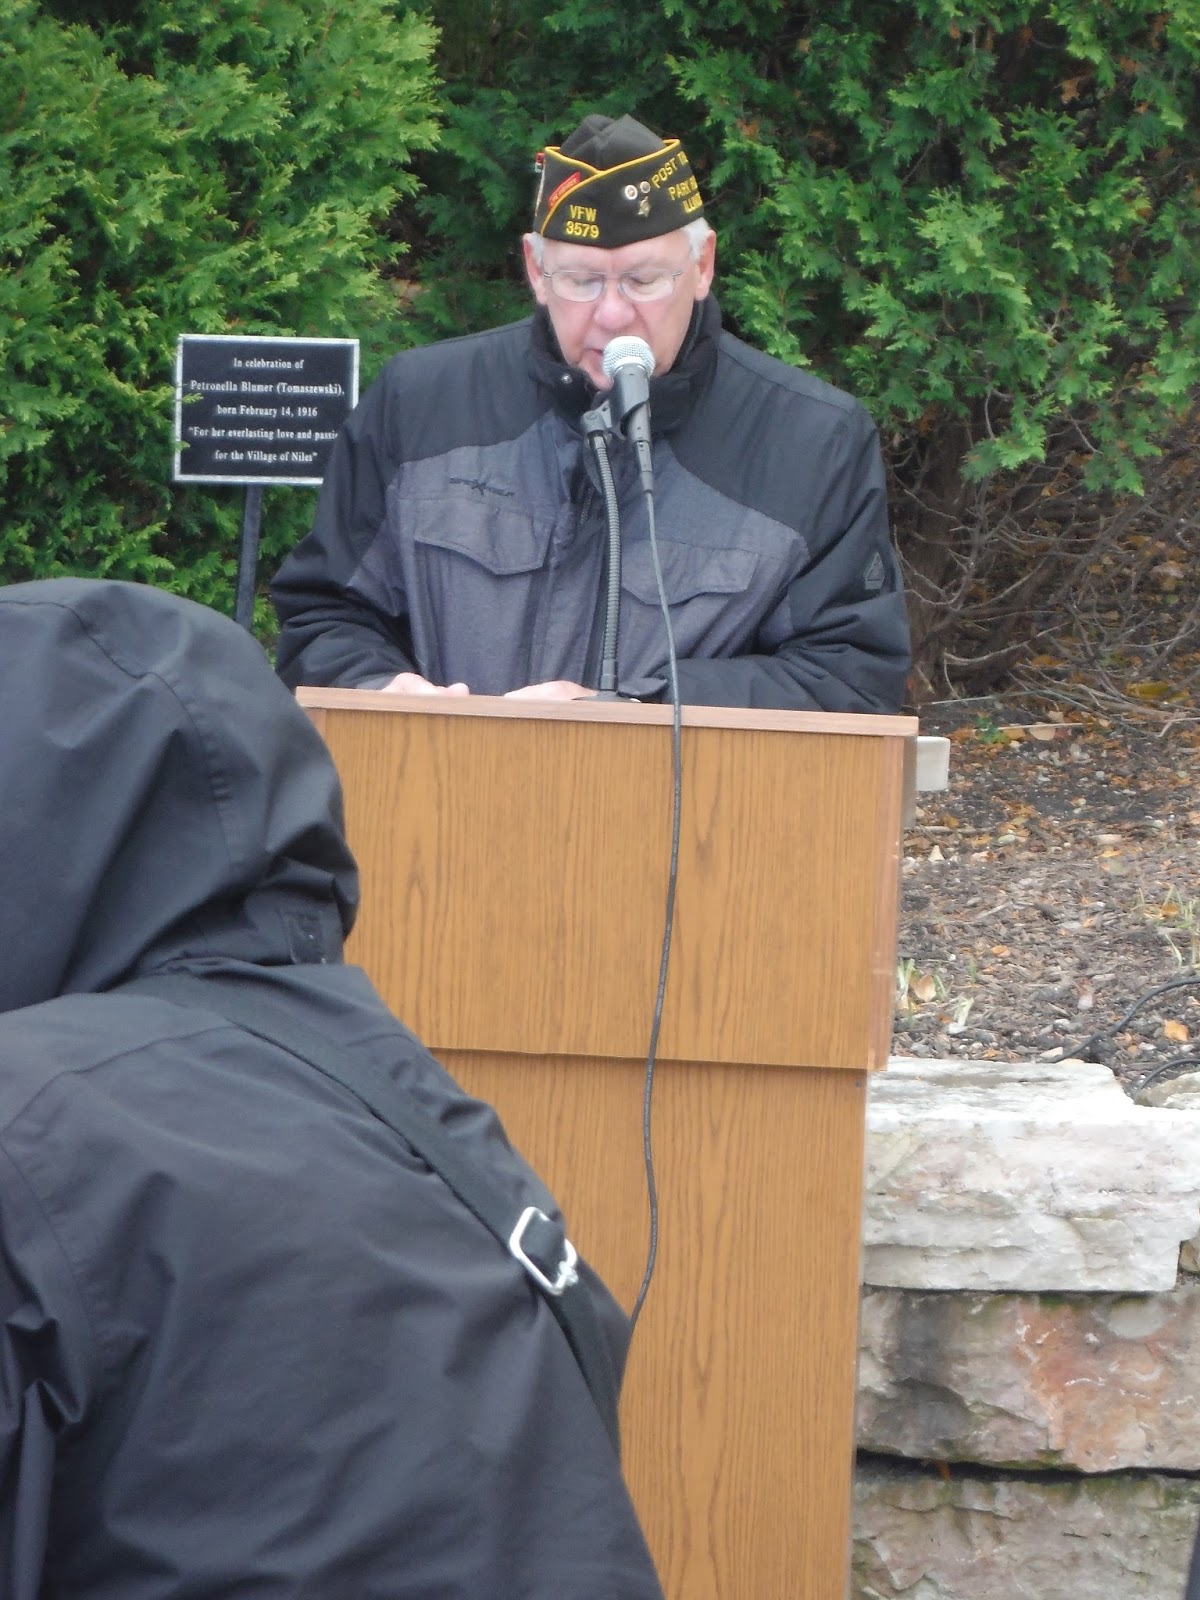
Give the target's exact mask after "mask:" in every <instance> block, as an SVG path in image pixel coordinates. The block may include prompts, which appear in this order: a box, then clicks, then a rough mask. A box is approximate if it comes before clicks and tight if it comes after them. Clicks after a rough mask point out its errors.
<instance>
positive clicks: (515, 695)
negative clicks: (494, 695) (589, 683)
mask: <svg viewBox="0 0 1200 1600" xmlns="http://www.w3.org/2000/svg"><path fill="white" fill-rule="evenodd" d="M595 692H596V691H595V690H594V689H585V688H584V687H583V685H582V684H581V683H568V682H567V680H566V679H565V678H554V679H553V680H552V681H551V682H550V683H527V684H526V685H525V687H524V688H523V689H510V690H509V691H508V693H507V694H506V695H505V696H504V698H505V699H506V700H586V699H588V698H589V697H590V696H591V695H594V694H595Z"/></svg>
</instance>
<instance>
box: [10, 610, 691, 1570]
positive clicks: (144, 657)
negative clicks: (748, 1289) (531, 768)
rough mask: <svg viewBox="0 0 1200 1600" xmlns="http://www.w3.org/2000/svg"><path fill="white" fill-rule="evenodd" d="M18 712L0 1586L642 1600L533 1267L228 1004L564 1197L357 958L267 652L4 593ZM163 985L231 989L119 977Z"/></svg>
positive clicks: (356, 1107)
mask: <svg viewBox="0 0 1200 1600" xmlns="http://www.w3.org/2000/svg"><path fill="white" fill-rule="evenodd" d="M0 728H3V736H2V737H0V1595H3V1597H4V1600H404V1597H410V1600H417V1597H420V1600H509V1597H511V1600H517V1597H530V1600H563V1597H569V1596H573V1597H577V1600H597V1597H601V1596H608V1597H611V1600H633V1597H646V1600H651V1597H656V1596H660V1593H661V1591H660V1589H659V1586H658V1583H657V1580H656V1578H655V1575H654V1572H653V1569H652V1566H651V1563H650V1559H649V1556H648V1554H647V1551H646V1548H645V1545H644V1542H643V1540H642V1536H641V1533H640V1530H639V1528H638V1525H637V1522H636V1519H635V1516H634V1513H633V1510H632V1507H631V1505H630V1502H629V1498H628V1495H627V1493H626V1490H625V1488H624V1485H623V1483H622V1480H621V1475H620V1470H619V1466H618V1464H617V1461H616V1458H615V1456H614V1453H613V1451H612V1449H611V1446H610V1445H609V1443H608V1440H607V1438H606V1436H605V1434H604V1432H603V1429H602V1425H601V1422H600V1419H599V1414H598V1412H597V1411H596V1409H595V1407H594V1406H593V1404H592V1401H591V1397H590V1395H589V1394H588V1391H587V1389H586V1387H585V1385H584V1382H583V1379H582V1377H581V1374H580V1371H579V1368H578V1367H577V1365H576V1362H575V1360H574V1357H573V1356H572V1354H571V1351H570V1349H569V1347H568V1345H567V1342H566V1339H565V1337H564V1335H563V1333H562V1331H561V1329H560V1327H559V1326H558V1324H557V1322H556V1321H555V1320H554V1318H553V1316H552V1315H551V1313H550V1311H549V1310H548V1309H547V1306H546V1303H545V1302H544V1300H543V1299H542V1298H541V1297H540V1296H539V1294H538V1293H537V1292H536V1291H535V1290H534V1289H533V1288H532V1286H531V1285H530V1283H529V1280H528V1279H527V1278H526V1277H525V1276H524V1274H523V1273H522V1272H521V1270H520V1269H519V1268H518V1266H517V1265H516V1263H515V1262H514V1261H513V1260H512V1259H511V1258H510V1257H509V1256H508V1255H507V1254H506V1253H505V1252H504V1250H503V1249H502V1248H501V1247H500V1246H499V1245H498V1244H497V1243H496V1241H495V1240H494V1239H493V1238H492V1236H491V1235H490V1234H489V1233H487V1232H486V1231H485V1230H484V1229H483V1227H482V1225H480V1224H479V1223H477V1222H476V1221H475V1219H474V1218H473V1217H472V1216H471V1215H470V1214H469V1213H467V1212H466V1211H465V1210H464V1208H463V1207H462V1206H461V1205H460V1204H459V1202H458V1201H457V1200H456V1199H455V1198H454V1196H453V1195H452V1194H451V1193H450V1191H449V1190H448V1189H447V1188H446V1187H445V1186H444V1184H443V1183H442V1182H441V1180H440V1179H438V1178H437V1177H435V1176H434V1175H433V1174H432V1173H431V1172H430V1170H429V1169H428V1168H427V1167H426V1166H425V1165H424V1164H423V1163H422V1162H421V1161H420V1160H419V1159H418V1158H417V1157H416V1156H415V1155H414V1154H413V1152H412V1151H411V1149H410V1148H409V1147H408V1146H407V1145H406V1144H405V1143H404V1141H403V1140H401V1139H400V1138H399V1137H398V1136H396V1135H395V1134H393V1133H392V1132H391V1131H390V1130H389V1129H388V1128H387V1127H386V1126H384V1125H383V1124H381V1123H380V1122H378V1121H376V1120H375V1119H374V1118H373V1117H372V1116H371V1115H370V1114H369V1113H368V1112H367V1111H366V1109H365V1108H364V1107H363V1105H362V1104H361V1103H360V1102H359V1101H358V1100H356V1099H355V1098H354V1097H353V1096H351V1095H350V1094H349V1093H348V1092H347V1091H343V1090H342V1089H341V1088H340V1087H339V1086H337V1085H336V1084H334V1083H332V1082H330V1081H328V1080H327V1079H325V1078H324V1077H322V1076H321V1075H320V1074H319V1073H317V1072H315V1071H314V1070H313V1069H312V1068H310V1067H309V1066H307V1065H306V1064H304V1063H303V1062H302V1061H300V1060H299V1059H297V1057H295V1056H293V1055H291V1054H289V1053H288V1052H287V1051H286V1050H283V1049H280V1048H276V1047H274V1046H272V1045H270V1044H267V1043H264V1042H262V1041H261V1040H259V1039H257V1038H255V1037H252V1036H251V1035H249V1034H247V1033H245V1032H243V1031H242V1030H241V1029H239V1028H237V1027H235V1026H233V1025H232V1024H231V1023H229V1022H226V1021H225V1020H223V1018H222V1017H221V1016H220V1015H219V1014H218V1012H219V1009H220V1000H221V995H222V993H223V992H225V991H226V990H227V989H228V988H229V987H230V986H234V985H236V986H237V987H238V988H239V990H240V992H242V993H243V994H247V993H248V994H250V995H256V994H258V995H269V996H270V997H271V998H272V999H273V1001H274V1003H275V1004H276V1005H277V1006H278V1005H283V1006H285V1007H286V1008H287V1010H288V1011H289V1012H290V1015H291V1018H292V1021H293V1023H294V1024H297V1025H299V1026H300V1027H301V1028H302V1029H305V1030H308V1031H309V1032H310V1033H312V1034H314V1035H319V1036H321V1037H323V1038H324V1039H325V1040H327V1041H329V1042H331V1043H332V1044H333V1046H334V1047H335V1048H336V1049H337V1050H339V1051H341V1052H342V1053H343V1054H345V1055H347V1056H357V1057H359V1058H362V1059H363V1060H366V1061H369V1062H371V1063H373V1064H374V1066H375V1068H376V1069H377V1070H379V1071H382V1072H384V1073H386V1074H388V1075H390V1076H391V1077H392V1078H393V1079H394V1080H395V1081H396V1082H397V1083H398V1084H399V1085H401V1086H402V1087H403V1088H404V1090H405V1091H406V1092H407V1093H409V1094H410V1095H411V1096H412V1097H413V1098H414V1099H415V1100H416V1101H417V1102H418V1103H419V1104H420V1105H421V1106H422V1107H423V1108H425V1110H426V1111H428V1112H430V1113H431V1114H432V1115H434V1116H435V1117H437V1118H438V1119H439V1120H440V1121H441V1122H442V1123H443V1124H444V1126H445V1127H446V1128H447V1130H449V1131H450V1132H451V1133H452V1134H453V1136H454V1137H455V1138H457V1139H458V1140H460V1141H461V1142H462V1146H463V1148H464V1150H465V1151H467V1152H468V1153H469V1155H470V1157H471V1159H472V1160H473V1161H474V1162H475V1163H477V1164H478V1166H479V1167H480V1168H481V1169H483V1170H485V1171H486V1172H488V1173H489V1174H490V1175H491V1178H492V1180H493V1181H494V1183H496V1184H497V1185H498V1186H500V1187H501V1188H502V1189H504V1190H505V1192H506V1193H510V1194H511V1195H512V1196H513V1197H514V1199H515V1198H516V1197H518V1196H524V1197H528V1196H531V1195H532V1196H533V1197H534V1203H539V1202H540V1203H542V1204H544V1206H545V1208H546V1209H548V1210H550V1209H552V1208H553V1202H552V1201H550V1199H549V1197H548V1196H547V1195H546V1194H545V1191H544V1190H543V1189H542V1187H541V1185H540V1184H539V1183H538V1182H537V1180H536V1178H534V1176H533V1174H532V1173H531V1172H530V1171H529V1170H528V1168H527V1167H526V1166H525V1164H524V1163H523V1162H522V1161H521V1160H520V1158H519V1157H518V1156H516V1155H515V1154H514V1153H513V1151H512V1150H511V1148H510V1147H509V1145H508V1143H507V1141H506V1140H505V1138H504V1135H503V1132H502V1130H501V1128H500V1127H499V1124H498V1123H497V1121H496V1118H495V1116H494V1114H493V1113H492V1112H491V1111H490V1110H489V1109H488V1108H487V1107H485V1106H483V1105H481V1104H479V1103H478V1102H476V1101H474V1100H471V1099H470V1098H468V1097H467V1096H466V1095H465V1094H464V1093H463V1092H462V1091H461V1090H460V1089H459V1088H458V1087H457V1085H455V1084H454V1083H453V1082H452V1081H451V1079H450V1078H449V1077H448V1076H447V1075H446V1074H445V1073H444V1072H443V1071H442V1070H441V1068H440V1067H439V1066H438V1065H437V1063H436V1062H435V1061H434V1060H433V1059H432V1058H431V1057H430V1056H429V1054H428V1053H427V1052H426V1051H425V1050H424V1049H423V1048H422V1047H421V1045H420V1044H419V1043H418V1042H417V1040H416V1039H415V1038H413V1037H412V1035H411V1034H409V1033H408V1032H406V1031H405V1030H404V1029H403V1028H402V1027H401V1026H400V1025H399V1024H398V1023H397V1022H396V1021H395V1020H394V1019H393V1018H392V1017H391V1015H390V1014H389V1013H388V1012H387V1011H386V1010H385V1008H384V1007H383V1005H382V1004H381V1002H380V1001H379V1000H378V998H377V997H376V995H375V993H374V991H373V990H372V989H371V987H370V985H369V984H368V982H367V981H366V979H365V977H364V976H363V974H362V973H361V972H359V971H358V970H357V969H354V968H350V967H346V966H343V965H341V964H340V952H341V943H342V937H343V934H344V931H345V930H346V929H347V928H348V926H349V924H350V921H351V917H352V913H353V906H354V903H355V898H356V882H355V872H354V864H353V861H352V860H351V858H350V856H349V854H348V853H347V850H346V847H345V844H344V842H343V838H342V832H341V800H340V793H339V790H338V787H337V782H336V778H335V775H334V772H333V768H332V764H331V762H330V761H329V759H328V756H327V754H326V753H325V750H324V747H323V745H322V744H321V742H320V740H319V739H318V738H317V736H316V734H315V732H314V731H313V729H312V728H311V726H310V725H309V723H308V721H307V719H306V718H305V716H304V715H303V713H302V712H301V711H300V710H299V708H298V707H297V706H296V705H295V703H294V702H293V700H292V698H291V696H290V695H289V694H288V693H287V691H286V690H285V689H284V687H283V685H282V684H281V683H280V682H279V680H278V679H277V678H276V677H275V676H274V674H273V673H272V672H271V670H270V667H269V665H268V664H267V662H266V659H265V657H264V656H263V654H262V652H261V651H260V650H259V648H258V647H257V645H255V644H254V643H253V641H252V640H251V639H250V638H249V636H248V635H247V634H245V633H244V632H243V631H242V630H241V629H239V628H236V627H235V626H234V625H233V624H232V623H230V622H228V621H226V620H225V619H222V618H218V617H216V616H215V615H213V614H212V613H210V612H206V611H203V610H202V609H201V608H199V607H197V606H193V605H190V604H189V603H187V602H185V601H180V600H177V599H174V598H172V597H169V596H166V595H162V594H159V593H158V592H157V591H155V590H152V589H145V588H134V587H132V586H126V585H117V584H103V583H86V582H79V581H74V580H63V581H61V582H57V583H38V584H28V585H22V586H19V587H16V588H12V589H8V590H0ZM160 971H176V972H178V971H183V972H190V973H198V974H201V975H202V976H203V978H204V980H205V987H206V988H207V989H209V990H210V992H211V994H212V998H213V1007H214V1009H213V1010H211V1011H210V1010H208V1009H207V1008H206V1006H205V1005H200V1006H196V1007H192V1006H181V1005H177V1004H173V1003H169V1002H167V1001H165V1000H161V999H156V998H146V997H141V996H133V995H130V994H127V993H123V992H122V991H121V988H120V985H121V984H122V983H123V982H124V981H125V980H127V979H128V978H130V977H132V976H134V975H136V974H139V973H141V974H145V973H150V972H160ZM603 1305H604V1310H605V1315H606V1317H607V1323H608V1331H609V1335H610V1336H611V1339H612V1342H613V1346H614V1354H615V1355H616V1356H617V1357H618V1358H620V1357H621V1356H622V1355H623V1350H624V1342H625V1340H626V1339H627V1333H628V1324H627V1322H626V1320H625V1318H624V1317H623V1315H622V1314H621V1313H620V1312H619V1310H618V1309H617V1307H616V1306H615V1304H614V1303H613V1302H612V1301H611V1300H609V1299H607V1298H605V1299H604V1301H603Z"/></svg>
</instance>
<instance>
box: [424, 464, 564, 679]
mask: <svg viewBox="0 0 1200 1600" xmlns="http://www.w3.org/2000/svg"><path fill="white" fill-rule="evenodd" d="M403 511H404V517H405V520H406V521H407V522H408V525H409V539H408V544H409V551H410V559H411V562H412V571H411V573H410V574H409V578H408V582H407V585H406V587H407V590H408V602H409V617H410V623H411V626H412V633H413V644H414V647H415V650H416V654H417V657H418V659H419V661H421V662H422V663H424V666H423V669H422V670H424V671H425V672H426V673H427V675H429V676H431V677H433V678H435V679H436V681H438V682H445V683H449V682H454V681H455V680H457V679H462V680H464V681H465V682H467V683H469V684H470V686H471V688H472V689H473V690H474V692H475V693H477V694H499V693H502V692H503V691H504V690H505V689H508V688H512V687H515V686H516V685H517V684H519V683H524V682H528V679H527V677H526V676H525V674H526V672H527V671H528V669H529V641H530V638H531V635H532V632H533V627H534V619H535V617H536V613H537V606H538V598H539V595H540V593H541V589H542V587H543V583H544V570H545V566H546V559H547V553H548V550H549V545H550V530H549V528H547V527H544V526H541V525H539V524H538V523H536V522H535V521H534V520H533V519H532V518H531V517H530V516H529V515H528V513H526V512H524V511H522V510H521V509H520V507H519V506H517V505H516V504H514V503H511V502H509V501H508V500H507V499H504V498H502V497H500V496H498V495H489V494H487V493H480V492H479V491H472V490H469V489H466V490H464V491H463V492H462V493H458V494H448V495H438V496H429V497H424V496H423V497H420V498H409V499H407V500H406V501H405V503H404V508H403Z"/></svg>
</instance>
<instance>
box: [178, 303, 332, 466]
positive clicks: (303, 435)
mask: <svg viewBox="0 0 1200 1600" xmlns="http://www.w3.org/2000/svg"><path fill="white" fill-rule="evenodd" d="M357 403H358V340H357V339H289V338H275V337H266V336H257V335H245V336H243V335H240V334H207V333H185V334H182V335H181V336H180V339H179V345H178V348H177V351H176V358H175V471H174V479H175V482H176V483H246V484H269V483H290V484H319V483H320V482H321V479H322V477H323V476H324V473H325V463H326V462H327V460H328V459H329V452H330V450H331V449H332V447H333V441H334V440H335V439H336V438H337V434H338V430H339V429H340V428H341V426H342V424H343V422H345V420H346V418H347V417H348V416H349V415H350V413H351V411H352V410H353V409H354V407H355V405H356V404H357Z"/></svg>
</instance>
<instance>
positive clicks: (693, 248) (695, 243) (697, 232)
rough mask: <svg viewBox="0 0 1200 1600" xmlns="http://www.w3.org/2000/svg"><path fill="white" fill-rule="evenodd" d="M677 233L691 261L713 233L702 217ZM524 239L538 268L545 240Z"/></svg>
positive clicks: (534, 235)
mask: <svg viewBox="0 0 1200 1600" xmlns="http://www.w3.org/2000/svg"><path fill="white" fill-rule="evenodd" d="M678 231H679V232H680V233H682V234H683V235H684V236H685V238H686V239H687V242H688V254H689V255H690V256H691V258H692V260H693V261H699V259H700V252H701V250H703V248H704V241H705V239H707V238H708V236H709V234H710V233H711V232H712V231H713V230H712V229H711V228H710V227H709V225H708V223H707V221H706V220H705V219H704V218H703V217H695V218H693V220H692V221H691V222H685V223H684V225H683V227H682V228H680V229H679V230H678ZM525 237H526V238H527V239H528V240H529V248H530V249H531V250H532V251H533V259H534V260H535V261H536V262H537V264H538V266H539V267H540V266H541V265H542V263H543V261H544V260H545V256H546V240H545V238H544V236H543V235H542V234H540V233H527V234H526V235H525ZM665 237H666V236H665V235H664V238H665Z"/></svg>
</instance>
